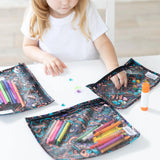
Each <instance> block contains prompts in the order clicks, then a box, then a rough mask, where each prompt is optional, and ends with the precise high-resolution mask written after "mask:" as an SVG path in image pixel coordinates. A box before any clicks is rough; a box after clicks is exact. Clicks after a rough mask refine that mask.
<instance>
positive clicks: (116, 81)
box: [111, 75, 121, 89]
mask: <svg viewBox="0 0 160 160" xmlns="http://www.w3.org/2000/svg"><path fill="white" fill-rule="evenodd" d="M111 80H112V82H113V83H114V85H115V87H116V88H117V89H120V87H121V84H120V83H119V79H118V77H117V76H116V75H115V76H113V77H112V78H111Z"/></svg>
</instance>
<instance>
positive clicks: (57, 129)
mask: <svg viewBox="0 0 160 160" xmlns="http://www.w3.org/2000/svg"><path fill="white" fill-rule="evenodd" d="M62 124H63V121H60V122H59V124H58V126H57V128H56V129H55V131H54V133H53V134H52V136H51V138H50V140H49V142H50V143H51V142H54V140H55V138H56V135H57V133H58V131H59V130H60V128H61V126H62Z"/></svg>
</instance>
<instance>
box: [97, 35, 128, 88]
mask: <svg viewBox="0 0 160 160" xmlns="http://www.w3.org/2000/svg"><path fill="white" fill-rule="evenodd" d="M94 45H95V47H96V49H97V50H98V52H99V54H100V57H101V58H102V60H103V61H104V63H105V65H106V67H107V69H108V71H109V72H110V71H112V70H114V69H115V68H117V67H118V66H119V65H118V60H117V56H116V53H115V50H114V47H113V45H112V43H111V41H110V40H109V39H108V37H107V36H106V35H105V34H103V35H101V36H100V37H99V38H97V39H96V40H95V41H94ZM111 80H112V82H113V83H114V85H115V87H116V88H118V89H119V88H120V87H121V86H122V85H124V86H125V87H127V76H126V73H125V72H124V71H122V72H120V73H118V74H116V75H115V76H113V77H112V78H111Z"/></svg>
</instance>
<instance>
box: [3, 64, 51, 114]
mask: <svg viewBox="0 0 160 160" xmlns="http://www.w3.org/2000/svg"><path fill="white" fill-rule="evenodd" d="M0 98H1V99H2V102H1V101H0V102H1V107H0V115H5V114H13V113H19V112H24V111H27V110H31V109H33V108H38V107H41V106H45V105H47V104H50V103H51V102H53V101H54V100H53V99H52V98H51V97H50V96H49V95H48V94H47V93H46V92H45V90H44V89H43V88H42V87H41V85H40V84H39V82H38V81H37V79H36V78H35V77H34V75H33V74H32V73H31V71H30V70H29V69H28V68H27V66H26V65H25V64H19V65H17V66H14V67H11V68H8V69H6V70H3V71H0Z"/></svg>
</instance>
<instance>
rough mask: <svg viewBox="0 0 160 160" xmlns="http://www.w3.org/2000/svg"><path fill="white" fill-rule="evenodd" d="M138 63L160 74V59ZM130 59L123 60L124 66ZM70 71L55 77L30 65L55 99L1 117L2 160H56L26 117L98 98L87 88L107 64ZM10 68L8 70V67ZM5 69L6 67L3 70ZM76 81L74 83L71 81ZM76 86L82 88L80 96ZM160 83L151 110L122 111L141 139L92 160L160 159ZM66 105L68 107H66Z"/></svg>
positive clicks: (97, 62)
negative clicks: (41, 143)
mask: <svg viewBox="0 0 160 160" xmlns="http://www.w3.org/2000/svg"><path fill="white" fill-rule="evenodd" d="M134 59H135V60H136V61H138V62H139V63H141V64H142V65H144V66H145V67H147V68H149V69H150V70H153V71H155V72H158V73H160V56H146V57H135V58H134ZM128 60H129V58H121V59H119V63H120V65H122V64H124V63H125V62H127V61H128ZM66 64H67V66H68V68H67V69H66V70H65V73H64V74H62V75H60V76H57V77H51V76H46V75H45V74H44V72H43V66H42V65H40V64H34V65H29V66H28V67H29V68H30V70H31V71H32V72H33V74H34V75H35V77H36V78H37V80H38V81H39V82H40V84H41V85H42V86H43V88H44V89H45V90H46V91H47V92H48V94H49V95H50V96H51V97H52V98H53V99H55V102H53V103H52V104H50V105H48V106H45V107H41V108H39V109H34V110H31V111H26V112H24V113H18V114H14V115H6V116H1V117H0V159H1V160H31V159H32V160H52V158H51V157H50V156H49V155H48V154H47V153H46V152H45V151H44V150H43V148H42V147H41V146H40V145H39V143H38V142H37V140H36V139H35V137H34V135H33V134H32V133H31V130H30V129H29V127H28V126H27V123H26V121H25V117H31V116H37V115H43V114H47V113H51V112H54V111H57V110H61V109H64V108H67V107H70V106H73V105H75V104H77V103H81V102H84V101H86V100H90V99H94V98H97V96H96V95H95V94H94V93H93V92H91V91H90V90H89V89H88V88H86V87H85V86H86V85H87V84H90V83H94V82H96V81H98V80H99V79H101V78H102V77H103V76H104V75H106V74H107V70H106V68H105V66H104V64H103V63H102V62H101V61H100V60H93V61H81V62H72V63H66ZM5 68H6V67H5ZM0 69H1V70H2V69H4V67H3V68H2V67H1V68H0ZM69 79H72V81H69ZM75 87H80V90H81V93H77V92H76V90H75ZM159 98H160V84H158V85H157V86H156V87H155V88H154V89H152V90H151V92H150V97H149V110H148V111H146V112H143V111H141V110H140V107H139V106H140V101H137V102H135V103H134V104H133V105H131V106H130V107H129V108H127V109H124V110H118V112H119V113H120V114H121V115H122V116H123V117H124V118H125V119H126V120H127V121H128V122H129V123H130V124H131V125H132V126H133V127H135V128H136V129H137V130H138V131H139V132H140V133H141V136H140V137H139V138H138V139H137V140H136V141H134V142H133V143H131V144H129V145H127V146H125V147H123V148H121V149H119V150H116V151H114V152H111V153H109V154H108V153H107V154H105V155H103V156H99V157H95V158H91V160H97V159H102V160H106V159H109V160H116V159H118V160H135V159H138V160H139V159H141V158H143V159H145V160H148V159H154V160H155V159H160V156H159V145H160V135H159V133H160V126H159V123H160V101H159ZM62 104H64V105H65V106H62Z"/></svg>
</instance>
